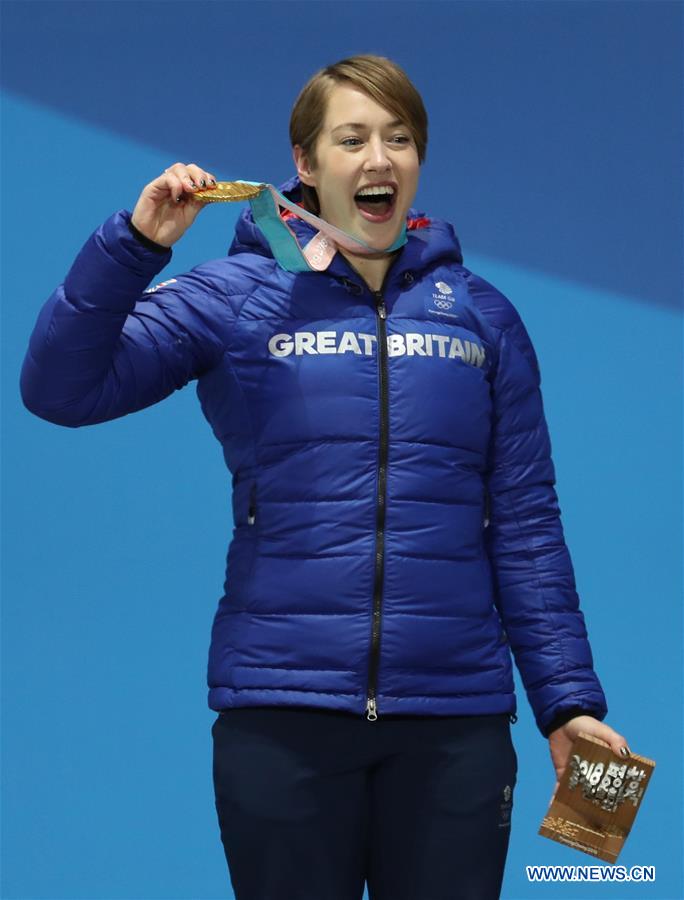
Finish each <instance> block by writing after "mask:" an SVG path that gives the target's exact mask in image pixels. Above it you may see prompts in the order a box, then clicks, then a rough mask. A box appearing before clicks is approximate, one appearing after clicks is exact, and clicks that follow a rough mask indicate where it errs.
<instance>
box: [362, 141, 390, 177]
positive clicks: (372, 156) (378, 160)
mask: <svg viewBox="0 0 684 900" xmlns="http://www.w3.org/2000/svg"><path fill="white" fill-rule="evenodd" d="M390 166H391V162H390V160H389V157H388V156H387V148H386V147H385V144H384V143H383V141H382V139H380V138H378V139H377V140H370V141H369V142H368V159H367V168H369V169H381V170H382V169H389V168H390Z"/></svg>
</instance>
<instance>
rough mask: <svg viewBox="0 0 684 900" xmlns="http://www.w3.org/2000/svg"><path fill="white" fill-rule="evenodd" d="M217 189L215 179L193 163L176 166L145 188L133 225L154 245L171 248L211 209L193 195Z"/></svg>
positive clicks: (136, 209) (134, 214) (137, 206)
mask: <svg viewBox="0 0 684 900" xmlns="http://www.w3.org/2000/svg"><path fill="white" fill-rule="evenodd" d="M215 187H216V179H215V178H214V176H213V175H212V174H211V173H210V172H207V171H205V170H204V169H200V167H199V166H196V165H195V164H194V163H188V165H185V163H179V162H178V163H174V164H173V165H172V166H169V168H168V169H164V174H163V175H160V176H159V178H155V179H154V181H150V183H149V184H146V185H145V187H144V188H143V191H142V194H141V195H140V197H139V198H138V202H137V203H136V205H135V209H134V210H133V214H132V216H131V222H132V223H133V225H135V227H136V228H137V229H138V231H140V232H142V234H144V235H145V237H147V238H149V239H150V240H151V241H155V242H156V243H157V244H161V245H162V246H163V247H171V246H172V245H173V244H175V243H176V241H177V240H178V239H179V238H181V237H182V236H183V235H184V234H185V232H186V231H187V230H188V228H189V227H190V226H191V225H192V223H193V222H194V221H195V219H196V218H197V215H198V213H199V211H200V210H201V209H202V207H204V206H207V205H208V204H207V203H204V202H202V201H201V200H196V199H195V198H194V197H193V193H194V192H195V191H202V190H207V189H213V188H215Z"/></svg>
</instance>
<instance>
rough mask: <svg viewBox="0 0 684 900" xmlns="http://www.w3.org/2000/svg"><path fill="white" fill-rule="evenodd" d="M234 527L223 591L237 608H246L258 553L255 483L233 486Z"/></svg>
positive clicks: (246, 480) (246, 482)
mask: <svg viewBox="0 0 684 900" xmlns="http://www.w3.org/2000/svg"><path fill="white" fill-rule="evenodd" d="M233 491H234V493H233V519H234V522H235V527H234V529H233V537H232V540H231V542H230V546H229V548H228V558H227V567H226V584H225V591H226V593H227V594H228V595H229V596H230V598H231V600H232V602H233V603H234V604H235V605H236V606H237V607H238V608H246V607H247V605H248V602H249V588H250V585H251V582H252V572H253V569H254V564H255V562H256V558H257V549H258V528H257V522H258V504H257V484H256V481H253V480H248V479H245V480H244V481H241V480H238V481H237V482H236V483H234V488H233Z"/></svg>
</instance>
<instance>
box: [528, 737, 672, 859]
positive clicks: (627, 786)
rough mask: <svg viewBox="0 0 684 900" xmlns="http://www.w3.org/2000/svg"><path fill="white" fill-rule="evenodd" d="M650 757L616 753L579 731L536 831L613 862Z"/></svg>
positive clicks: (643, 790) (631, 818) (646, 781)
mask: <svg viewBox="0 0 684 900" xmlns="http://www.w3.org/2000/svg"><path fill="white" fill-rule="evenodd" d="M654 768H655V762H654V761H653V760H652V759H647V758H646V757H645V756H637V754H635V753H632V754H631V755H630V756H627V757H622V756H618V755H617V754H615V753H613V751H612V750H611V749H610V745H609V744H607V743H606V742H605V741H601V740H599V739H598V738H595V737H592V736H590V735H588V734H585V733H584V732H580V734H579V735H578V737H577V738H576V739H575V742H574V743H573V745H572V749H571V751H570V757H569V759H568V765H567V767H566V769H565V772H564V773H563V778H562V779H561V782H560V784H559V785H558V790H557V791H556V793H555V795H554V797H553V799H552V801H551V805H550V806H549V809H548V812H547V813H546V815H545V816H544V819H543V821H542V824H541V827H540V829H539V832H538V833H539V834H540V835H542V836H543V837H547V838H551V840H553V841H558V843H560V844H565V845H566V846H568V847H574V848H575V849H576V850H581V851H582V852H583V853H589V854H590V855H591V856H596V857H598V858H599V859H605V860H606V861H608V862H612V863H614V862H615V861H616V860H617V858H618V856H619V855H620V851H621V850H622V848H623V846H624V843H625V841H626V840H627V835H628V834H629V832H630V829H631V827H632V824H633V822H634V819H635V818H636V814H637V812H638V811H639V809H640V808H641V803H642V801H643V798H644V794H645V793H646V788H647V787H648V784H649V782H650V780H651V775H652V774H653V770H654Z"/></svg>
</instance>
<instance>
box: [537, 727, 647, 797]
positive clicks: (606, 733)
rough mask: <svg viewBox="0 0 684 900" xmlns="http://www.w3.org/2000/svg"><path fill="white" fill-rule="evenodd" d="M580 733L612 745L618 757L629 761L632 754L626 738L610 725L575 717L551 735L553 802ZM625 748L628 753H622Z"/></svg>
mask: <svg viewBox="0 0 684 900" xmlns="http://www.w3.org/2000/svg"><path fill="white" fill-rule="evenodd" d="M580 731H583V732H584V733H585V734H590V735H591V736H592V737H596V738H598V739H599V740H601V741H605V742H606V743H607V744H610V748H611V750H612V751H613V753H617V755H618V756H622V757H623V758H625V759H627V757H628V755H629V754H630V753H631V750H630V749H629V747H628V746H627V740H626V739H625V737H623V735H621V734H619V733H618V732H617V731H615V730H614V729H613V728H611V727H610V726H609V725H606V724H605V722H600V721H599V720H598V719H595V718H594V717H593V716H575V718H574V719H570V720H569V721H567V722H566V723H565V725H562V726H561V727H560V728H556V730H555V731H552V732H551V734H550V735H549V750H550V752H551V759H552V760H553V765H554V768H555V770H556V786H555V787H554V789H553V794H552V796H551V800H552V801H553V798H554V797H555V796H556V791H557V790H558V786H559V784H560V781H561V778H562V777H563V773H564V772H565V769H566V766H567V764H568V760H569V758H570V748H571V747H572V745H573V743H574V741H575V738H576V737H577V735H578V734H579V733H580ZM623 747H624V748H625V749H626V752H623V751H622V748H623Z"/></svg>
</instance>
